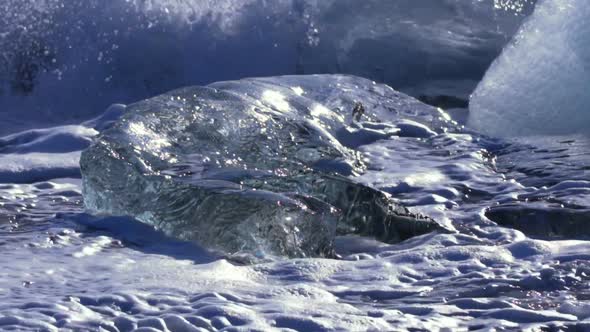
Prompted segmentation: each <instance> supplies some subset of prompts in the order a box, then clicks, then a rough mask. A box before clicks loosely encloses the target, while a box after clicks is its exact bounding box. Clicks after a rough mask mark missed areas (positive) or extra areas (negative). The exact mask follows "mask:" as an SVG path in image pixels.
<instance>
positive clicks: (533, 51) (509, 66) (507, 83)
mask: <svg viewBox="0 0 590 332" xmlns="http://www.w3.org/2000/svg"><path fill="white" fill-rule="evenodd" d="M589 18H590V6H589V5H588V2H586V1H581V0H580V1H577V0H567V1H543V2H541V3H539V4H538V6H537V8H536V10H535V13H534V14H533V15H532V16H531V18H530V19H529V20H528V21H527V22H526V23H525V24H524V25H523V27H522V28H521V30H520V31H519V32H518V34H517V35H516V36H515V37H514V40H513V41H512V43H511V44H510V45H509V46H507V47H506V49H505V50H504V51H503V53H502V55H501V56H500V57H499V58H498V59H497V60H496V61H495V62H494V64H493V65H492V67H491V68H490V69H489V70H488V72H487V74H486V75H485V78H484V79H483V81H482V82H481V83H480V84H479V85H478V87H477V89H476V91H475V92H474V94H473V96H472V98H471V102H470V110H471V114H470V117H469V124H470V125H471V126H473V127H475V128H477V129H478V130H481V131H483V132H486V133H489V134H494V135H508V136H516V135H531V134H565V133H572V132H583V133H586V134H588V133H590V131H589V129H588V128H590V112H588V104H589V103H590V94H588V89H587V87H588V85H589V84H590V69H589V67H588V63H589V61H590V42H589V40H588V38H587V36H588V34H590V28H589V26H588V24H587V22H588V19H589Z"/></svg>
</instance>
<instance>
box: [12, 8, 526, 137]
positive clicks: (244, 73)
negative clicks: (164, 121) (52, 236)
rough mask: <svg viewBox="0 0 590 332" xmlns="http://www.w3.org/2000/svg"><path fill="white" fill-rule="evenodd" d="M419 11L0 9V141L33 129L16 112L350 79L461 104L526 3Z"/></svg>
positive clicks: (60, 112) (51, 120)
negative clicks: (314, 78) (227, 86)
mask: <svg viewBox="0 0 590 332" xmlns="http://www.w3.org/2000/svg"><path fill="white" fill-rule="evenodd" d="M427 2H428V5H424V4H420V5H417V4H416V2H415V1H414V0H402V1H381V0H370V1H363V2H358V1H354V0H340V1H334V0H274V1H264V0H216V1H203V0H186V1H180V0H149V1H139V0H129V1H123V0H114V1H109V2H108V3H107V2H104V1H101V0H46V1H36V0H5V1H2V2H1V3H0V50H1V51H0V90H2V92H1V94H2V96H1V98H0V116H2V118H3V120H4V121H2V123H0V133H8V132H16V131H18V130H23V129H28V128H31V127H32V124H31V121H32V120H31V119H30V118H32V117H29V119H28V120H23V118H25V117H23V116H22V114H23V112H28V113H29V114H34V115H35V116H34V119H36V120H35V121H37V122H38V123H43V125H45V126H47V125H55V124H63V123H79V122H80V120H83V119H88V118H90V117H92V116H93V115H96V114H98V113H99V112H100V111H101V110H103V109H105V108H106V107H107V106H108V105H110V104H112V103H115V102H123V103H128V102H134V101H136V100H141V99H144V98H147V97H149V96H153V95H156V94H158V93H162V92H165V91H168V90H171V89H174V88H178V87H181V86H187V85H192V84H206V83H210V82H214V81H220V80H228V79H238V78H242V77H252V76H269V75H281V74H283V75H284V74H303V73H305V74H313V73H349V74H355V75H359V76H363V77H369V78H372V79H374V80H376V81H380V82H385V83H388V84H389V85H391V86H393V87H394V88H396V89H398V90H401V91H405V92H408V93H410V94H412V95H414V96H425V100H438V99H440V98H438V97H440V96H443V99H444V96H447V95H451V96H453V97H455V98H459V99H461V100H462V101H463V102H464V100H466V98H467V97H466V96H467V95H468V94H469V92H471V90H472V89H473V87H474V86H475V84H476V82H477V81H478V80H479V79H480V78H481V76H482V75H483V73H484V72H485V69H486V68H487V66H488V65H489V63H490V62H491V61H492V60H493V59H494V57H495V56H496V55H497V54H498V53H499V51H500V49H501V48H502V46H503V45H504V44H505V42H506V41H507V40H508V39H509V38H510V36H511V35H512V33H513V31H514V30H515V29H516V28H517V26H518V24H519V22H520V20H521V18H522V17H523V16H524V15H526V13H527V12H528V11H529V10H530V7H531V6H532V1H530V0H506V1H498V0H493V1H492V0H486V1H481V0H467V1H465V0H446V1H440V0H430V1H427ZM515 13H516V14H517V15H514V14H515ZM429 96H430V97H433V98H434V99H432V98H428V97H429ZM33 126H34V125H33Z"/></svg>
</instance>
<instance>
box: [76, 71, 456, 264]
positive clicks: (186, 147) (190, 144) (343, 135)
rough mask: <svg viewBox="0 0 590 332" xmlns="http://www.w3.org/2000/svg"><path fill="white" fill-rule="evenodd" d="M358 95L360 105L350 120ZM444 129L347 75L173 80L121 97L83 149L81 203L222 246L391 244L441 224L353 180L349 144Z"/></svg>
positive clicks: (310, 250) (301, 250)
mask: <svg viewBox="0 0 590 332" xmlns="http://www.w3.org/2000/svg"><path fill="white" fill-rule="evenodd" d="M357 101H360V102H362V103H363V104H364V105H365V107H366V108H367V113H366V114H364V115H363V118H361V119H360V121H356V120H355V121H352V114H351V112H350V111H351V110H352V107H353V106H354V104H355V103H356V102H357ZM419 118H421V119H422V120H421V121H420V122H421V123H417V122H415V121H418V119H419ZM424 119H430V120H429V123H424ZM410 120H414V121H410ZM396 123H399V124H400V127H401V129H400V128H397V127H396ZM412 126H413V129H412ZM426 126H430V127H431V129H428V128H426ZM452 126H453V123H452V122H449V121H448V120H445V119H444V117H442V116H441V114H440V111H439V110H437V109H435V108H432V107H429V106H426V105H424V104H422V103H420V102H418V101H417V100H415V99H413V98H411V97H407V96H405V95H403V94H401V93H398V92H396V91H394V90H393V89H391V88H389V87H387V86H385V85H378V84H375V83H374V82H371V81H368V80H366V79H360V78H355V77H349V76H330V75H327V76H302V77H299V76H287V77H279V78H267V79H245V80H240V81H230V82H220V83H215V84H212V85H209V86H206V87H188V88H182V89H179V90H175V91H172V92H170V93H167V94H163V95H160V96H157V97H154V98H151V99H148V100H145V101H141V102H138V103H136V104H132V105H129V106H128V107H127V110H126V112H125V113H124V114H123V115H122V118H121V119H120V120H119V121H118V122H116V123H115V124H114V125H113V126H112V127H111V128H110V129H107V130H105V131H104V132H103V133H102V134H101V136H100V138H99V139H98V140H97V141H96V142H95V143H94V144H93V145H92V146H91V147H90V148H89V149H88V150H86V151H84V152H83V153H82V157H81V161H80V165H81V171H82V175H83V186H84V201H85V204H86V206H87V207H88V208H89V209H90V210H91V211H93V212H99V213H107V214H114V215H131V216H134V217H136V218H138V219H139V220H141V221H144V222H146V223H149V224H151V225H154V226H156V227H157V228H158V229H161V230H163V231H164V232H166V233H167V234H169V235H172V236H175V237H178V238H181V239H186V240H196V241H198V242H199V243H201V244H203V245H206V246H208V247H211V248H216V249H222V250H224V251H226V252H229V253H238V252H242V251H244V252H250V253H268V254H278V255H286V256H299V257H301V256H316V255H320V256H329V255H331V254H332V250H333V249H332V242H333V240H334V236H335V235H336V234H350V233H356V234H361V235H369V236H374V237H376V238H377V239H380V240H382V241H384V242H398V241H400V240H403V239H406V238H408V237H410V236H413V235H417V234H422V233H425V232H429V231H432V230H436V229H441V227H440V226H438V224H436V223H435V222H434V221H432V220H431V219H429V218H426V217H422V216H418V215H412V214H410V213H409V212H408V210H406V209H405V208H403V207H401V206H399V205H397V204H395V203H394V201H393V200H392V199H391V198H390V197H389V196H388V195H387V194H385V193H383V192H381V191H379V190H376V189H373V188H371V187H369V186H366V185H363V184H361V183H358V182H357V181H355V180H354V177H355V176H356V175H359V174H361V173H362V172H363V171H364V169H365V165H364V161H363V156H362V154H361V153H360V152H358V151H356V150H354V149H353V148H351V147H355V144H353V142H355V140H361V141H362V144H371V143H372V142H375V141H378V140H382V139H386V138H388V137H391V136H395V135H397V134H400V135H402V134H404V133H407V134H408V135H410V136H415V135H416V134H424V133H426V132H427V133H429V134H434V133H435V132H434V131H432V130H437V131H438V132H442V131H444V130H445V128H449V127H452Z"/></svg>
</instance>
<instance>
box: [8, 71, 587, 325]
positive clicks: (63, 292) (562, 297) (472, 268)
mask: <svg viewBox="0 0 590 332" xmlns="http://www.w3.org/2000/svg"><path fill="white" fill-rule="evenodd" d="M339 80H342V77H333V78H330V77H329V76H323V77H315V78H314V77H308V78H305V79H303V80H302V78H298V77H287V78H285V77H283V78H280V79H272V80H264V82H265V83H266V84H271V82H273V84H275V88H274V89H273V90H280V91H292V92H293V93H296V94H303V95H304V96H306V98H312V99H314V100H317V101H318V102H321V103H323V104H324V105H332V106H334V107H339V106H338V104H337V103H338V100H333V99H332V98H331V95H330V94H328V93H326V91H325V90H322V89H319V88H318V89H309V88H307V87H306V84H307V85H313V83H314V82H315V83H317V86H318V87H324V88H326V87H328V86H329V85H330V82H331V83H333V84H334V85H337V84H339V83H342V82H339ZM346 80H348V81H350V82H354V83H353V84H351V85H347V86H343V88H346V89H347V92H346V94H345V95H346V96H348V97H349V98H350V100H348V101H346V105H351V104H352V100H354V99H360V100H366V99H370V96H376V95H378V94H380V93H384V94H394V92H393V91H392V90H391V89H389V88H387V87H383V86H381V85H375V84H373V83H372V82H370V81H367V80H363V79H354V78H346ZM302 81H305V82H306V84H303V82H302ZM224 84H227V83H223V84H219V86H221V85H224ZM267 86H268V85H267ZM328 90H329V89H328ZM312 92H313V93H312ZM285 94H288V93H287V92H285ZM266 97H271V99H270V100H272V101H273V103H274V104H276V105H277V106H279V107H284V106H285V104H287V105H291V102H292V100H291V99H289V98H276V97H277V95H276V94H270V95H268V94H267V95H266ZM272 97H274V98H272ZM265 100H266V101H265V102H269V101H268V98H265ZM403 101H405V102H406V103H404V102H403ZM398 102H399V103H396V102H393V103H389V104H387V103H386V104H383V103H375V105H373V104H368V105H367V104H366V105H365V107H366V108H367V111H368V112H373V111H375V112H378V113H379V114H381V116H386V115H387V114H390V115H391V116H392V117H393V118H398V119H399V120H400V121H399V122H397V121H393V122H395V123H396V124H401V125H403V126H401V127H403V128H397V129H396V128H393V126H388V125H387V124H386V123H378V122H368V121H365V122H364V123H363V126H358V127H354V128H351V130H350V135H351V137H354V138H357V139H359V140H361V141H362V142H360V143H362V144H360V143H359V142H357V143H356V144H353V143H354V141H352V140H351V144H349V145H357V148H358V150H359V152H360V153H361V156H360V158H362V159H363V160H364V163H365V164H366V171H365V172H364V173H363V174H362V175H360V176H359V177H357V178H356V180H357V181H359V182H362V183H364V184H366V185H369V186H372V187H374V188H378V189H380V190H383V191H386V192H388V193H390V194H392V195H393V197H394V198H395V199H396V200H398V201H399V202H400V203H403V204H405V205H407V206H410V209H411V210H412V211H414V212H420V213H425V214H429V215H431V216H433V217H436V218H437V220H439V221H444V222H446V223H448V224H449V226H452V227H454V228H455V229H456V230H457V231H458V232H457V233H453V234H429V235H425V236H421V237H415V238H413V239H410V240H408V241H404V242H402V243H398V244H393V245H390V244H385V243H383V242H380V241H377V240H375V239H374V238H371V237H359V236H342V237H338V238H337V240H336V243H335V248H336V251H337V253H338V254H340V255H341V256H342V259H323V258H309V259H277V260H274V261H269V262H265V263H260V264H250V265H243V263H244V262H243V261H240V260H239V257H231V260H229V257H219V256H218V255H216V254H214V253H211V252H208V251H207V250H205V249H204V248H202V247H201V246H200V245H199V244H198V243H197V244H196V243H191V242H184V241H178V240H176V239H173V238H170V237H167V236H166V235H165V234H163V233H162V232H159V231H157V230H155V229H154V228H153V227H150V226H149V225H146V224H144V223H141V222H139V221H136V220H134V219H132V218H129V217H113V216H91V215H88V214H86V213H84V208H83V202H82V194H81V192H82V183H81V181H80V180H79V179H71V178H61V179H52V180H50V181H41V182H35V181H34V180H31V181H29V182H30V183H23V184H15V183H2V184H0V250H1V251H2V255H0V268H1V271H2V273H1V274H0V329H2V330H16V331H39V330H47V331H80V330H100V329H101V328H102V329H104V330H107V331H133V330H134V329H138V328H141V329H142V330H143V331H203V330H205V331H216V330H224V329H226V330H232V329H244V330H254V329H258V330H264V331H267V330H272V329H292V330H298V331H322V330H323V331H326V330H328V331H329V330H366V329H374V330H385V331H387V330H410V329H412V328H414V329H415V328H421V329H426V330H432V331H436V330H443V329H445V328H447V329H451V330H459V331H461V330H468V329H471V330H478V329H486V328H496V329H504V330H532V331H534V330H582V331H584V330H587V329H588V327H589V326H590V324H589V323H588V318H589V317H588V306H589V305H588V298H589V294H590V289H589V286H588V285H590V277H589V276H590V264H589V263H588V262H589V261H590V254H589V250H590V244H589V242H588V236H589V235H590V234H588V233H587V232H588V227H587V225H586V224H587V221H588V218H585V219H580V220H579V221H581V222H582V223H580V224H579V227H578V229H577V230H578V231H577V232H576V233H577V234H575V236H571V234H570V235H568V236H556V235H555V234H552V230H559V229H562V228H567V227H570V226H571V224H568V223H565V224H564V223H563V221H564V220H570V219H571V220H574V221H575V220H576V218H573V217H575V216H576V215H578V213H581V212H584V211H588V209H589V208H590V206H589V203H588V202H590V199H589V198H590V182H589V181H588V179H589V178H590V174H589V172H590V170H589V169H588V151H589V146H590V141H589V140H588V139H587V137H584V136H568V137H560V138H552V137H536V138H527V139H519V141H517V142H513V141H510V142H509V141H505V140H500V139H490V138H485V137H482V136H481V135H479V134H477V133H473V132H468V131H461V132H457V130H456V128H455V126H450V125H448V126H441V125H440V124H441V123H445V121H443V120H442V119H445V118H447V117H448V116H447V115H446V113H444V112H441V111H437V110H434V111H433V110H432V109H431V108H429V107H427V106H424V105H421V104H420V103H418V102H417V101H415V100H413V99H405V98H404V99H403V100H402V99H398ZM342 106H344V104H342ZM124 110H125V108H124V107H122V106H121V105H119V106H115V107H113V108H111V109H110V110H109V111H107V112H106V113H105V114H104V115H103V116H100V117H98V118H97V119H94V120H93V121H90V122H87V123H85V124H84V125H83V126H86V127H88V128H107V127H108V123H109V122H111V121H112V120H114V119H115V118H116V117H117V115H118V114H120V113H121V112H122V111H124ZM312 110H313V111H314V113H315V114H324V115H326V114H330V112H328V111H326V110H323V109H310V112H311V111H312ZM396 110H397V111H400V112H399V113H397V112H396ZM403 110H406V111H407V112H401V111H403ZM439 118H440V119H439ZM417 122H418V123H421V125H418V124H417ZM437 123H438V124H437ZM443 127H444V128H443ZM445 128H446V130H445ZM70 129H73V128H70ZM402 129H403V130H402ZM99 130H101V129H99ZM65 131H66V129H65V128H63V127H60V128H54V130H47V131H36V132H35V134H34V135H32V134H31V133H30V132H29V133H22V134H19V135H11V136H10V139H7V138H6V137H4V138H2V139H1V140H3V141H4V142H7V141H10V142H12V144H11V147H10V152H6V153H5V152H2V151H1V150H0V157H6V156H13V157H14V156H15V155H20V156H29V157H31V158H34V157H35V156H34V155H33V154H34V153H38V152H28V150H29V149H31V146H32V145H30V143H31V142H33V141H39V140H43V138H44V137H49V136H51V133H53V132H55V133H64V132H65ZM89 131H90V129H86V130H80V128H78V129H76V130H75V131H73V130H70V132H71V133H72V135H71V136H75V134H74V133H84V132H89ZM404 134H405V135H404ZM367 137H368V138H370V139H367ZM156 138H157V135H156ZM376 138H377V140H375V139H376ZM68 140H69V139H68ZM65 141H67V140H64V142H65ZM70 142H72V147H74V146H76V144H77V143H76V142H78V140H72V141H70ZM21 146H22V151H21V149H20V147H21ZM36 146H37V147H38V148H39V149H40V150H39V152H44V153H52V151H53V150H51V145H50V146H47V145H36ZM41 147H44V148H43V150H41ZM45 149H47V150H45ZM40 171H41V170H40ZM48 176H50V175H48ZM58 176H59V175H58ZM6 179H8V178H6ZM0 182H2V181H0ZM496 206H499V207H501V208H503V209H504V211H510V209H512V211H513V213H511V214H509V217H508V218H504V219H498V223H500V222H503V223H506V222H507V221H510V220H512V219H510V218H511V216H519V215H521V214H520V212H522V211H524V212H527V213H524V214H522V215H521V216H524V217H525V218H522V219H520V221H519V219H516V223H513V224H512V225H511V227H499V226H498V225H497V224H496V223H495V222H493V221H492V220H490V219H489V218H487V217H486V209H487V208H489V207H496ZM556 210H557V211H559V213H560V215H559V218H551V216H552V213H553V212H552V211H556ZM529 212H532V213H529ZM535 214H537V215H538V216H541V218H539V219H534V218H533V219H530V218H529V219H528V220H527V219H526V217H527V216H530V215H535ZM543 218H545V220H547V218H548V219H549V220H551V219H553V220H555V221H557V222H556V223H555V224H554V225H553V226H552V227H547V228H545V229H547V230H549V232H547V233H546V234H543V235H542V236H536V235H535V236H534V237H533V236H529V235H527V234H526V232H527V231H530V228H527V227H522V226H526V225H531V224H534V223H535V222H537V220H542V219H543ZM568 225H570V226H568ZM564 226H567V227H564ZM515 228H516V229H515ZM518 229H522V231H520V230H518ZM539 229H541V228H539ZM537 230H538V229H537ZM584 232H586V234H584ZM584 236H585V237H584Z"/></svg>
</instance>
